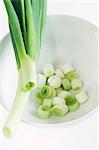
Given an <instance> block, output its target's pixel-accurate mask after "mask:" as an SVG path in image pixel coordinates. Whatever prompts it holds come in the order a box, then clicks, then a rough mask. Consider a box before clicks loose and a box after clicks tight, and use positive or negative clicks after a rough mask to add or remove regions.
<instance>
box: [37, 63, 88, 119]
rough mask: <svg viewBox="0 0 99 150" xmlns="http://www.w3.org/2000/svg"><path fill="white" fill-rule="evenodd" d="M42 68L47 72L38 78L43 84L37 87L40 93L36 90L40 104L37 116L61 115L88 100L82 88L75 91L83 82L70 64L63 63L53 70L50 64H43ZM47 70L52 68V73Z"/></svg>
mask: <svg viewBox="0 0 99 150" xmlns="http://www.w3.org/2000/svg"><path fill="white" fill-rule="evenodd" d="M46 66H48V68H47V67H46ZM44 68H45V72H46V73H48V74H46V73H45V74H46V76H45V74H44V75H43V74H42V77H41V78H40V79H41V81H40V83H42V85H43V86H41V88H40V89H39V90H40V93H39V91H38V93H39V94H40V95H41V96H38V97H37V100H38V101H40V98H41V101H40V102H41V103H40V104H41V106H40V107H39V108H37V109H38V116H39V118H42V119H48V118H49V117H51V116H59V117H62V116H64V115H66V114H67V113H69V112H75V111H76V110H78V109H79V107H80V105H81V104H83V103H84V102H86V101H87V100H88V94H87V93H86V92H85V91H84V90H82V91H81V90H80V91H77V90H79V89H81V88H83V82H82V80H81V79H80V76H79V75H78V73H77V72H76V71H75V70H74V68H73V67H72V65H70V64H66V65H63V66H62V67H59V68H57V69H56V70H55V72H54V67H53V65H51V64H50V65H48V64H47V65H45V67H44ZM62 69H63V70H64V73H63V70H62ZM43 70H44V69H43ZM48 70H50V71H51V70H53V71H52V72H53V73H54V74H53V73H52V75H51V74H49V72H47V71H48ZM48 76H49V77H48ZM45 78H46V81H45ZM38 88H39V85H38ZM39 94H37V95H39ZM42 97H43V100H42ZM42 101H43V102H42Z"/></svg>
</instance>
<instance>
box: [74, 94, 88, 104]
mask: <svg viewBox="0 0 99 150" xmlns="http://www.w3.org/2000/svg"><path fill="white" fill-rule="evenodd" d="M76 99H77V100H78V102H79V103H80V104H83V103H85V102H86V101H87V100H88V94H87V92H86V91H81V92H80V93H78V94H76Z"/></svg>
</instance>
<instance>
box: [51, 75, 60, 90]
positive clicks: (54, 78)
mask: <svg viewBox="0 0 99 150" xmlns="http://www.w3.org/2000/svg"><path fill="white" fill-rule="evenodd" d="M48 84H49V86H51V87H52V88H54V89H56V88H58V87H60V86H61V84H62V80H61V78H60V77H59V76H57V75H53V76H51V77H50V78H49V79H48Z"/></svg>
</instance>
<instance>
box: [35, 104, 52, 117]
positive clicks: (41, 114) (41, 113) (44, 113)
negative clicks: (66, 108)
mask: <svg viewBox="0 0 99 150" xmlns="http://www.w3.org/2000/svg"><path fill="white" fill-rule="evenodd" d="M37 115H38V117H39V118H41V119H48V118H49V116H50V110H49V109H44V108H43V106H42V105H41V106H39V109H38V113H37Z"/></svg>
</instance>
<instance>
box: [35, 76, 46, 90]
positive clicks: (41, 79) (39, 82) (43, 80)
mask: <svg viewBox="0 0 99 150" xmlns="http://www.w3.org/2000/svg"><path fill="white" fill-rule="evenodd" d="M45 84H46V76H44V75H43V74H40V73H39V74H38V80H37V86H38V88H42V87H43V86H44V85H45Z"/></svg>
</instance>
